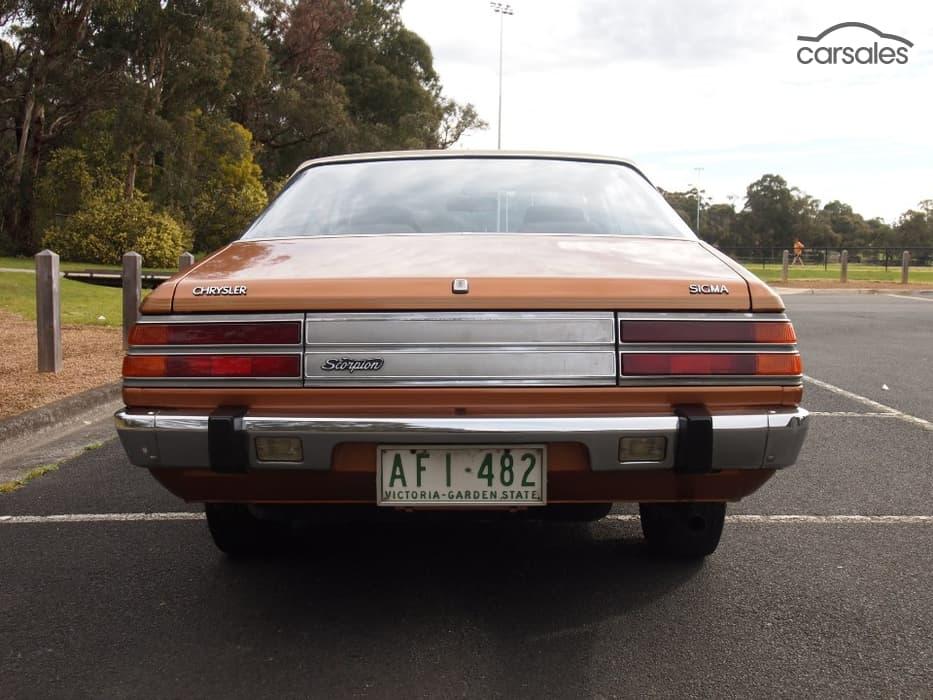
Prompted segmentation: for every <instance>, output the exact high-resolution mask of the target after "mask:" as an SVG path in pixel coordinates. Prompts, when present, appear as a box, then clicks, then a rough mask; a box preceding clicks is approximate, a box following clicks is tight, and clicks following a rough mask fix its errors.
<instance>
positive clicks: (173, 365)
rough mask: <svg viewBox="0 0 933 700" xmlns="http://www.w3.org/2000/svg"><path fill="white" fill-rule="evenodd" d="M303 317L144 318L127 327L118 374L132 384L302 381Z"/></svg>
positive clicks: (286, 383)
mask: <svg viewBox="0 0 933 700" xmlns="http://www.w3.org/2000/svg"><path fill="white" fill-rule="evenodd" d="M302 320H303V316H301V315H298V314H281V315H276V316H273V317H259V318H256V319H251V318H243V319H237V318H229V317H228V318H218V317H216V316H207V315H205V316H194V315H192V316H186V317H182V318H178V319H177V320H176V319H173V318H166V317H160V318H158V319H144V320H143V321H142V322H140V323H137V324H136V325H135V326H133V328H132V330H131V331H130V334H129V352H128V353H127V355H126V356H125V357H124V358H123V377H124V378H125V379H126V380H128V381H130V382H138V383H137V386H143V385H145V384H146V380H150V379H166V380H171V379H186V380H190V379H226V380H231V381H230V382H228V384H229V385H236V381H237V380H243V381H244V384H248V385H249V386H257V385H263V383H265V385H267V386H301V377H302V366H301V353H302V347H303V345H302V336H303V334H302ZM256 380H259V382H258V384H257V382H256ZM161 383H162V384H164V383H165V382H161Z"/></svg>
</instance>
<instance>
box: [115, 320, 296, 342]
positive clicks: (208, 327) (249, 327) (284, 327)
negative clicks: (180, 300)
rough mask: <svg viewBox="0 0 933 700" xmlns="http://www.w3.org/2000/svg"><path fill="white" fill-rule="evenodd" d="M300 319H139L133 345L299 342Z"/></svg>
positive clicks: (132, 333)
mask: <svg viewBox="0 0 933 700" xmlns="http://www.w3.org/2000/svg"><path fill="white" fill-rule="evenodd" d="M299 342H301V322H300V321H269V322H264V323H137V324H136V325H135V326H133V330H132V331H131V332H130V345H296V344H298V343H299Z"/></svg>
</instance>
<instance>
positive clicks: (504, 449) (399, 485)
mask: <svg viewBox="0 0 933 700" xmlns="http://www.w3.org/2000/svg"><path fill="white" fill-rule="evenodd" d="M377 454H378V458H377V462H378V463H377V471H378V475H377V480H376V483H377V486H378V489H379V493H378V503H379V505H381V506H431V507H434V506H451V507H453V506H491V505H494V506H541V505H544V504H545V492H546V484H545V478H546V476H547V464H546V460H547V450H546V448H545V447H544V445H499V446H487V447H474V446H462V445H380V446H379V448H378V453H377Z"/></svg>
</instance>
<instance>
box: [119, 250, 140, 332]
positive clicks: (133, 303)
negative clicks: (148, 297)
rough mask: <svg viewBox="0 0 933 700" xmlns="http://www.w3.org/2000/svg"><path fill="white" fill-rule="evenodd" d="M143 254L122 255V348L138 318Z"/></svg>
mask: <svg viewBox="0 0 933 700" xmlns="http://www.w3.org/2000/svg"><path fill="white" fill-rule="evenodd" d="M142 271H143V256H142V255H140V254H139V253H126V254H125V255H124V256H123V348H124V349H126V347H127V346H128V345H129V339H130V329H132V328H133V324H134V323H136V321H137V320H138V319H139V302H140V299H141V298H142Z"/></svg>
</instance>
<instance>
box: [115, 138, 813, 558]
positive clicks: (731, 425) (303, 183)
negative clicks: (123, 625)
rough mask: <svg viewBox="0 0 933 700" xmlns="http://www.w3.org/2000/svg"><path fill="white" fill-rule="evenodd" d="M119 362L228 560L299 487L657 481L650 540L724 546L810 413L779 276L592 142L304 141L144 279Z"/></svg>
mask: <svg viewBox="0 0 933 700" xmlns="http://www.w3.org/2000/svg"><path fill="white" fill-rule="evenodd" d="M123 374H124V387H123V398H124V401H125V403H126V408H124V409H123V410H121V411H119V412H118V413H117V427H118V431H119V434H120V438H121V440H122V441H123V445H124V447H125V449H126V452H127V454H128V456H129V458H130V461H132V462H133V463H134V464H136V465H139V466H141V467H145V468H147V469H149V470H150V471H151V473H152V474H153V476H155V478H156V479H158V480H159V481H160V482H161V483H162V484H164V485H165V487H166V488H168V489H169V490H171V491H172V492H173V493H175V494H177V495H178V496H180V497H182V498H184V499H186V500H189V501H203V502H205V503H206V511H207V518H208V524H209V526H210V531H211V533H212V534H213V536H214V539H215V541H216V543H217V544H218V546H219V547H220V548H221V549H223V550H224V551H226V552H228V553H232V554H236V553H242V552H245V551H249V550H251V549H253V548H255V547H256V546H257V545H260V544H261V542H262V538H261V537H260V536H261V535H262V534H263V532H264V531H265V530H264V528H265V527H266V521H267V519H268V518H277V519H278V521H279V522H281V520H282V519H283V518H285V517H291V516H292V515H300V514H301V513H302V512H304V510H303V508H299V507H298V506H301V507H306V508H307V509H308V510H311V511H313V510H314V508H316V507H318V506H321V505H326V504H331V505H336V504H340V505H344V506H349V505H353V504H355V505H357V506H361V507H365V506H381V507H383V508H385V509H389V510H394V511H415V514H414V515H413V516H412V517H419V516H420V514H421V511H423V510H430V511H436V510H443V509H448V510H450V509H458V510H464V509H467V510H471V511H475V512H476V513H477V514H478V515H479V514H489V513H490V512H491V511H501V512H503V513H509V512H515V513H517V514H519V515H525V516H527V515H529V514H533V515H541V516H544V517H547V516H550V515H554V514H557V515H560V516H561V517H568V516H569V517H580V518H595V517H600V516H601V515H604V514H605V513H606V512H608V509H609V508H610V506H611V504H613V503H619V502H636V503H639V504H640V513H641V522H642V529H643V531H644V534H645V537H646V539H647V541H648V542H649V544H651V545H653V546H655V547H657V548H659V549H661V550H664V551H667V552H670V553H674V554H680V555H687V556H704V555H706V554H709V553H710V552H712V551H713V550H714V549H715V548H716V546H717V544H718V541H719V537H720V533H721V530H722V526H723V521H724V514H725V503H726V502H727V501H736V500H738V499H740V498H742V497H744V496H746V495H748V494H750V493H752V492H753V491H755V490H756V489H757V488H758V487H760V486H761V485H762V484H763V483H764V482H765V481H767V480H768V479H769V478H771V476H772V475H774V473H775V471H776V470H778V469H782V468H784V467H788V466H790V465H792V464H793V463H794V461H795V460H796V458H797V455H798V453H799V451H800V448H801V445H802V443H803V440H804V437H805V435H806V432H807V427H808V418H807V412H806V411H805V410H803V409H802V408H800V407H799V405H798V404H799V402H800V399H801V378H802V367H801V361H800V355H799V354H798V352H797V347H796V337H795V334H794V329H793V327H792V325H791V323H790V322H789V321H788V320H787V317H786V316H785V314H784V306H783V303H782V302H781V299H780V297H778V296H777V294H775V293H774V292H773V291H772V290H771V289H769V288H768V287H767V286H766V285H765V284H764V283H762V282H761V281H760V280H759V279H758V278H756V277H755V276H754V275H753V274H751V273H750V272H749V271H748V270H746V269H745V268H743V267H742V266H741V265H739V264H738V263H736V262H734V261H733V260H731V259H729V258H728V257H726V256H725V255H723V254H722V253H720V252H719V251H717V250H716V249H715V248H713V247H711V246H709V245H707V244H706V243H704V242H702V241H700V240H698V239H697V237H696V236H695V235H694V234H693V233H692V232H691V231H690V230H689V229H688V228H687V226H686V225H685V224H684V222H683V221H682V220H681V219H680V218H679V217H678V216H677V214H676V213H675V212H674V211H673V210H672V209H671V208H670V207H669V206H668V205H667V204H666V202H665V201H664V199H663V198H662V197H661V195H660V194H659V193H658V192H657V190H656V189H655V188H654V187H653V186H652V185H651V184H650V183H649V181H648V180H647V179H646V178H645V176H644V175H643V174H642V173H641V172H640V171H639V170H638V169H637V168H636V167H635V166H634V165H633V164H631V163H629V162H627V161H623V160H618V159H614V158H601V157H591V156H575V155H560V154H533V153H532V154H529V153H512V152H502V151H496V152H490V153H485V152H463V151H456V152H405V153H381V154H363V155H351V156H341V157H335V158H324V159H320V160H315V161H311V162H308V163H305V164H304V165H303V166H302V167H301V168H299V169H298V171H297V172H296V173H295V175H294V176H293V177H292V178H291V180H290V181H289V182H288V184H287V185H286V187H285V189H284V190H283V192H282V193H281V194H280V195H279V196H278V197H277V198H276V200H275V201H274V202H273V203H272V204H271V205H270V206H269V207H268V209H267V210H266V211H265V212H263V213H262V214H261V215H260V216H259V218H258V219H257V220H256V221H255V223H254V224H253V225H252V226H251V227H250V228H249V229H248V230H247V231H246V233H245V234H243V236H242V237H241V238H240V239H239V240H237V241H236V242H234V243H232V244H230V245H229V246H227V247H225V248H223V249H221V250H219V251H217V252H215V253H213V254H212V255H210V256H208V257H207V258H205V259H204V260H202V261H201V262H200V263H198V264H197V265H195V266H194V267H192V268H190V269H188V270H186V271H184V272H181V273H179V274H178V275H176V276H175V277H173V278H172V279H171V280H169V281H168V282H166V283H165V284H163V285H162V286H161V287H159V288H158V289H157V290H156V291H155V292H154V293H153V294H152V295H150V296H149V297H148V298H147V299H146V301H145V303H144V304H143V306H142V315H141V318H140V320H139V323H138V324H137V325H136V326H135V327H134V329H133V331H132V333H131V337H130V348H129V351H128V353H127V356H126V359H125V363H124V372H123ZM344 510H345V511H346V512H347V513H349V512H351V511H352V512H353V513H356V512H358V511H359V510H360V509H359V508H353V509H351V508H346V509H344ZM374 512H375V511H374ZM379 512H384V511H379Z"/></svg>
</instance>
